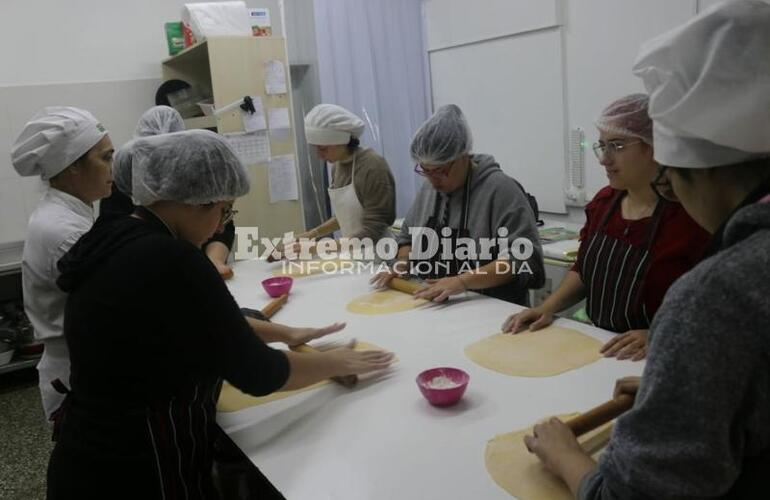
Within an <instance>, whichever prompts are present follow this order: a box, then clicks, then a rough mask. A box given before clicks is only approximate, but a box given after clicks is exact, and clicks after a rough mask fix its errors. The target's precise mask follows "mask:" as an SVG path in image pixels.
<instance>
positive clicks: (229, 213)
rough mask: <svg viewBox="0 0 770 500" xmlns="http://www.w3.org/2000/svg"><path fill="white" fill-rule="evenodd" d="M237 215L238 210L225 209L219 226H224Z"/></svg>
mask: <svg viewBox="0 0 770 500" xmlns="http://www.w3.org/2000/svg"><path fill="white" fill-rule="evenodd" d="M237 213H238V210H234V209H233V207H227V208H225V209H224V210H223V211H222V219H221V220H222V221H221V222H220V224H221V225H223V226H225V225H227V224H229V223H230V222H232V221H233V219H234V218H235V215H236V214H237Z"/></svg>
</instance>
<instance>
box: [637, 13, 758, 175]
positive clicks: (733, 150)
mask: <svg viewBox="0 0 770 500" xmlns="http://www.w3.org/2000/svg"><path fill="white" fill-rule="evenodd" d="M769 51H770V5H768V4H767V3H765V2H762V1H759V0H741V1H730V2H726V3H722V4H719V5H717V6H715V7H713V8H711V9H709V10H706V11H705V12H703V13H702V14H700V15H698V16H696V17H694V18H693V19H691V20H690V21H688V22H687V23H685V24H684V25H682V26H680V27H678V28H675V29H673V30H671V31H669V32H667V33H664V34H663V35H660V36H658V37H656V38H653V39H652V40H649V41H648V42H646V43H645V44H644V45H642V48H641V50H640V52H639V56H638V57H637V60H636V63H635V64H634V73H635V74H636V75H637V76H639V77H640V78H641V79H642V80H643V81H644V85H645V86H646V87H647V91H648V93H649V94H650V106H649V114H650V118H652V120H653V137H654V142H655V160H656V161H658V163H661V164H663V165H667V166H673V167H680V168H708V167H716V166H722V165H730V164H734V163H740V162H744V161H748V160H752V159H756V158H762V157H767V156H770V52H769Z"/></svg>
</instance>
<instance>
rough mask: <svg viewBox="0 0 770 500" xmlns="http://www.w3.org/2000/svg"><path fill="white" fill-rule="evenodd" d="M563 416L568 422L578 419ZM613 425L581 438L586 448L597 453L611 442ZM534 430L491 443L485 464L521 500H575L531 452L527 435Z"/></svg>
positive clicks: (491, 473)
mask: <svg viewBox="0 0 770 500" xmlns="http://www.w3.org/2000/svg"><path fill="white" fill-rule="evenodd" d="M576 415H577V414H572V415H561V416H559V419H561V420H562V421H567V420H569V419H570V418H572V417H574V416H576ZM611 430H612V424H611V423H610V424H606V425H604V426H602V427H599V428H598V429H596V430H594V431H591V432H589V433H587V434H586V435H585V436H583V437H581V438H580V443H581V445H582V446H583V449H584V450H586V452H587V453H589V454H595V453H596V452H597V451H598V450H599V449H600V448H603V447H604V446H605V445H606V443H607V441H608V440H609V436H610V432H611ZM526 435H532V427H528V428H526V429H522V430H519V431H515V432H509V433H507V434H500V435H498V436H495V437H494V438H493V439H490V440H489V441H488V442H487V447H486V450H485V452H484V464H485V466H486V468H487V472H488V473H489V475H490V476H491V477H492V479H493V480H494V482H495V483H497V485H498V486H500V487H501V488H502V489H504V490H505V491H507V492H508V493H510V494H511V495H513V496H515V497H516V498H518V499H519V500H562V499H564V500H571V499H572V498H574V497H573V496H572V493H570V490H569V488H568V487H567V485H566V484H564V481H562V480H561V479H559V478H558V477H556V476H554V475H553V474H552V473H551V472H550V471H549V470H548V469H546V468H545V466H544V465H543V464H542V463H541V462H540V460H539V459H538V458H537V456H535V455H534V454H533V453H530V452H529V450H527V447H526V445H525V444H524V436H526Z"/></svg>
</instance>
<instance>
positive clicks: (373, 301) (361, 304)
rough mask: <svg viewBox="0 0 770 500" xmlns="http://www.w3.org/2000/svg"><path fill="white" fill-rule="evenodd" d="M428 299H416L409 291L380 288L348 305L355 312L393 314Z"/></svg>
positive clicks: (418, 304)
mask: <svg viewBox="0 0 770 500" xmlns="http://www.w3.org/2000/svg"><path fill="white" fill-rule="evenodd" d="M427 302H428V301H427V300H425V299H415V298H414V296H412V295H409V294H408V293H404V292H399V291H398V290H391V289H388V290H379V291H376V292H373V293H368V294H366V295H362V296H360V297H358V298H356V299H353V300H352V301H351V302H350V303H348V305H347V310H348V311H350V312H352V313H355V314H368V315H375V314H391V313H397V312H402V311H408V310H409V309H414V308H415V307H418V306H421V305H423V304H425V303H427Z"/></svg>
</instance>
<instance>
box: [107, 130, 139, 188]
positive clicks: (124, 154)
mask: <svg viewBox="0 0 770 500" xmlns="http://www.w3.org/2000/svg"><path fill="white" fill-rule="evenodd" d="M133 143H134V141H128V142H127V143H125V144H124V145H123V146H121V147H120V148H119V149H118V150H117V151H115V156H114V157H113V158H112V179H113V181H114V182H115V185H116V186H117V187H118V189H119V190H120V192H121V193H124V194H127V195H128V196H131V191H132V189H131V153H130V149H131V146H132V145H133Z"/></svg>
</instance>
